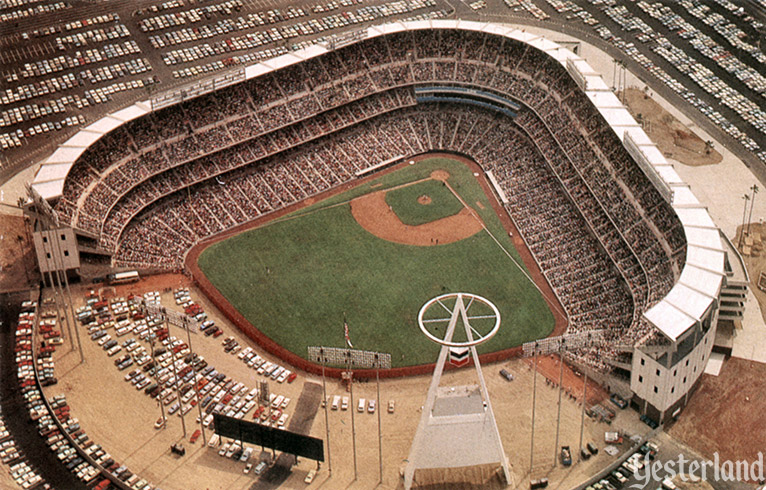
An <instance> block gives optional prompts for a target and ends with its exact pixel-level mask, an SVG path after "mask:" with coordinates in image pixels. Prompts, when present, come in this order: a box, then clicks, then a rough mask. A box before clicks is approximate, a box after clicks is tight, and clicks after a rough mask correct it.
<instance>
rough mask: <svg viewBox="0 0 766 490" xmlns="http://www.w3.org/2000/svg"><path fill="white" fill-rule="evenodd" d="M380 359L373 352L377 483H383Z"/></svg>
mask: <svg viewBox="0 0 766 490" xmlns="http://www.w3.org/2000/svg"><path fill="white" fill-rule="evenodd" d="M379 362H380V360H379V359H378V354H377V353H375V383H376V385H377V390H378V465H379V472H380V480H378V483H383V433H382V432H381V428H380V410H381V408H382V406H383V405H382V403H381V401H380V364H379Z"/></svg>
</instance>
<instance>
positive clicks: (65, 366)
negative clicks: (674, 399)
mask: <svg viewBox="0 0 766 490" xmlns="http://www.w3.org/2000/svg"><path fill="white" fill-rule="evenodd" d="M176 281H178V279H174V280H172V281H171V282H172V283H173V284H174V285H173V289H175V288H177V287H179V286H183V285H182V284H177V282H176ZM153 286H154V287H153ZM149 289H151V290H156V289H157V288H156V284H155V285H150V286H149ZM130 290H131V286H129V285H126V286H120V288H119V289H118V291H117V292H116V293H115V296H117V295H124V297H126V298H127V296H128V294H129V292H130ZM159 291H160V296H161V298H162V304H163V305H165V306H170V307H172V305H174V301H173V297H172V290H171V291H167V292H166V291H164V290H163V289H159ZM86 292H87V291H85V292H83V293H86ZM135 292H138V290H136V291H135ZM191 297H192V299H193V300H194V301H195V303H198V304H199V305H200V306H201V307H202V308H203V309H204V311H205V313H206V314H207V316H208V318H209V319H211V320H212V321H215V322H216V325H219V326H221V327H222V329H223V333H222V334H221V336H220V337H219V338H214V337H212V335H211V336H210V337H206V336H205V335H204V334H193V335H192V347H193V350H194V352H195V353H196V354H198V355H199V356H202V357H204V360H205V361H206V362H207V363H208V366H214V368H215V369H216V370H217V371H218V372H221V373H226V375H227V376H229V377H231V379H232V381H236V382H242V383H243V385H245V386H247V388H248V390H252V389H253V388H254V387H260V381H264V380H266V378H265V377H264V376H263V375H259V374H258V372H257V370H253V369H252V367H248V365H247V363H245V362H243V360H242V359H240V358H239V355H240V354H242V353H243V352H246V351H247V349H248V348H252V349H253V351H251V352H257V353H258V355H259V356H261V357H262V358H264V359H265V360H267V362H274V363H277V364H279V360H277V359H274V358H272V357H271V356H269V355H268V354H265V353H263V352H261V351H260V350H259V349H258V347H257V346H255V345H253V344H251V343H250V341H249V340H248V339H246V338H244V337H243V336H242V335H241V334H239V332H237V331H235V330H233V329H231V328H229V327H227V326H226V322H225V321H224V320H223V319H221V318H220V316H219V314H218V313H217V312H216V311H215V309H214V308H212V307H211V306H210V305H208V304H207V303H206V301H205V300H204V299H203V298H200V297H198V296H197V295H196V294H195V293H194V291H193V290H192V291H191ZM118 308H119V306H118ZM79 328H80V329H84V327H79ZM109 330H110V333H109V335H112V336H113V337H114V336H115V332H116V330H114V327H113V328H112V329H109ZM81 333H83V334H84V335H82V339H83V349H84V351H85V363H83V364H79V356H78V355H77V350H76V349H75V350H74V351H70V350H69V345H70V344H69V339H65V344H64V346H63V347H64V348H63V349H59V351H57V353H56V358H55V364H56V367H55V371H56V377H57V378H58V384H56V385H54V386H49V387H48V388H45V394H46V397H48V398H51V397H53V396H56V395H62V394H63V395H66V400H67V403H68V405H69V406H70V407H71V411H72V414H73V416H74V417H76V418H77V420H78V423H79V424H80V426H81V427H82V429H83V430H85V431H87V433H88V435H89V436H90V437H91V438H92V439H93V440H94V441H97V442H98V443H99V444H100V446H102V447H104V448H106V449H107V450H108V452H109V454H110V455H111V457H112V458H113V459H114V460H115V461H119V462H120V464H122V465H125V466H126V467H127V468H130V470H131V471H132V473H134V474H137V475H140V476H141V477H142V478H144V479H146V480H147V481H149V482H150V483H151V484H153V485H156V486H160V487H162V488H164V489H168V488H170V489H172V488H184V489H186V488H189V486H188V484H189V482H190V481H195V482H196V483H195V487H194V488H211V489H212V488H248V487H249V486H250V485H252V484H253V482H254V476H255V475H254V474H253V472H252V469H254V467H255V466H256V465H257V464H258V462H259V461H261V460H266V461H270V460H271V454H272V452H271V451H270V450H266V451H261V448H257V447H256V448H254V449H253V451H252V453H251V455H250V456H251V457H250V460H249V463H252V464H253V467H252V468H251V471H250V472H248V473H247V474H246V473H244V469H245V467H246V464H247V462H243V461H233V460H232V459H227V458H226V457H225V454H226V451H225V452H224V456H219V454H218V453H219V451H220V450H221V448H222V447H223V446H222V445H216V446H215V447H213V448H210V447H207V446H206V445H205V444H204V441H203V439H202V435H201V434H198V435H196V436H195V432H196V431H197V430H200V429H202V427H201V426H200V425H199V424H197V422H196V419H197V416H198V409H197V408H196V407H193V409H192V410H190V411H189V412H188V413H187V414H186V415H185V417H184V419H183V423H182V419H181V417H179V416H178V413H180V412H178V413H176V414H175V415H168V407H169V406H172V404H173V403H175V401H173V402H172V403H171V404H170V405H165V404H164V403H163V404H158V403H157V401H156V400H155V399H153V398H152V397H150V396H148V395H147V394H145V393H143V391H144V390H146V388H148V387H149V386H150V385H145V386H144V388H143V390H137V389H136V388H135V386H134V385H133V384H132V383H131V381H126V380H125V377H126V375H128V374H130V373H131V371H133V370H134V369H136V367H135V366H128V367H127V368H125V369H123V370H119V369H118V368H117V367H116V366H115V361H116V360H118V359H119V358H120V357H122V356H124V355H125V354H126V353H127V352H126V351H127V349H128V348H131V345H128V346H127V347H122V349H121V350H120V351H119V352H117V353H115V354H114V355H113V356H109V355H108V354H107V352H105V351H104V349H103V345H98V340H100V339H97V340H96V341H92V340H90V339H89V337H88V335H87V331H86V330H83V331H82V332H81ZM131 335H136V332H135V331H134V332H133V333H132V334H125V335H123V336H120V337H119V339H118V340H119V342H118V343H117V344H115V345H116V346H122V345H123V343H124V342H125V340H124V339H127V338H129V337H130V336H131ZM169 336H170V337H172V336H175V337H178V338H179V339H185V338H186V335H185V333H184V332H183V330H182V329H181V328H179V327H175V326H173V325H171V326H170V327H169ZM228 337H233V338H234V339H235V340H236V341H237V345H239V346H241V348H240V350H239V351H238V352H237V353H235V354H232V353H231V351H233V350H234V349H231V350H230V351H229V352H226V349H225V346H224V345H222V341H223V339H226V338H228ZM102 338H103V337H102ZM114 338H117V337H114ZM137 342H141V343H142V345H144V346H145V345H146V344H145V343H144V342H142V341H140V340H138V339H137ZM105 344H106V343H104V345H105ZM226 347H228V346H226ZM136 350H138V348H135V349H133V350H132V351H131V353H133V352H136ZM146 350H147V351H148V350H149V349H148V348H147V349H146ZM179 352H180V351H179ZM248 353H250V352H248ZM155 354H156V353H155ZM245 356H246V355H245ZM245 356H243V359H244V357H245ZM284 367H286V368H288V369H289V366H284ZM501 367H503V368H505V369H506V370H507V371H509V372H510V373H511V374H513V381H509V380H507V379H505V378H503V377H502V376H500V375H499V374H498V373H497V371H499V369H500V368H501ZM469 371H470V370H461V371H458V372H454V371H451V372H448V373H446V374H445V376H444V381H443V383H445V384H446V383H451V384H465V383H466V382H470V378H471V373H470V372H469ZM538 376H539V377H540V375H538ZM485 377H486V380H487V384H488V389H489V391H490V395H491V396H492V397H493V398H492V402H493V407H494V410H495V413H496V417H497V419H498V425H499V428H500V431H501V435H502V437H503V443H504V445H505V450H506V453H507V454H508V455H509V458H510V459H511V463H512V466H513V468H512V471H513V473H514V478H516V479H517V480H518V481H520V480H522V479H525V478H528V476H527V473H528V464H529V460H528V458H529V450H530V446H529V442H530V439H529V437H530V432H529V429H530V425H531V424H530V422H531V419H530V408H531V387H532V372H531V370H530V368H529V366H528V364H527V363H525V362H522V361H514V362H511V363H504V364H502V365H494V366H487V367H486V368H485ZM268 380H269V384H270V390H271V393H272V394H275V395H276V396H282V397H284V398H283V401H284V399H285V398H290V399H291V401H290V402H288V408H287V410H286V411H285V413H289V414H290V417H289V418H288V420H287V425H288V426H289V425H290V423H291V419H292V417H295V416H296V414H295V412H294V410H295V409H296V405H297V404H296V401H297V400H299V398H300V397H301V394H302V392H303V391H304V390H305V387H304V385H305V383H309V384H310V385H312V386H314V387H315V388H314V389H319V387H321V385H322V379H321V377H315V376H308V377H307V376H305V374H304V373H300V372H299V373H298V374H297V379H295V380H294V382H293V383H287V382H286V381H285V382H284V383H278V382H277V381H276V380H272V379H271V378H268ZM429 381H430V376H417V377H413V378H405V379H397V380H385V381H381V385H380V392H381V396H380V400H378V397H377V387H376V384H375V382H374V381H372V382H357V383H354V387H353V398H352V397H351V396H352V394H351V393H350V392H349V391H347V390H346V389H344V387H343V386H342V385H341V384H340V383H339V380H335V379H327V380H326V386H327V394H328V407H327V408H328V419H329V422H330V425H329V429H330V439H329V441H330V447H329V454H327V453H326V458H328V457H329V459H330V460H329V461H325V462H324V463H322V465H321V469H320V471H319V473H318V474H317V476H316V480H315V482H316V484H317V485H322V482H327V483H325V485H327V484H331V485H342V486H347V485H351V484H352V483H353V485H352V486H355V487H357V488H369V487H371V486H374V485H375V484H376V483H377V481H378V479H379V474H378V457H379V455H378V437H377V434H378V426H377V419H378V418H377V411H381V414H380V415H381V421H382V427H381V430H382V434H383V469H384V472H383V487H384V488H393V487H396V486H397V484H398V482H399V468H400V466H401V463H402V461H404V460H405V459H406V457H407V454H408V452H409V447H410V444H411V442H412V437H413V435H414V431H415V428H416V426H417V422H418V420H419V411H420V406H421V404H422V403H423V394H424V393H425V390H426V387H427V385H428V383H429ZM207 384H211V383H207ZM214 386H220V385H218V384H215V385H214ZM232 386H234V385H232ZM543 387H544V388H543ZM242 392H243V393H245V391H242ZM249 393H250V391H247V393H245V394H249ZM556 393H557V391H556V390H555V389H551V388H550V387H548V386H545V385H544V384H543V383H542V379H538V394H537V397H538V401H537V403H538V405H537V415H536V417H537V422H536V442H535V460H536V463H535V467H536V469H535V471H536V472H537V473H542V474H548V475H550V477H551V479H555V480H556V481H559V480H561V481H564V482H569V483H568V485H571V486H573V485H575V484H576V483H578V482H580V481H583V480H584V479H585V478H586V475H587V474H588V473H589V472H592V471H593V469H594V468H596V467H600V466H601V465H604V464H606V462H607V461H609V460H610V459H611V456H608V455H606V453H604V452H603V451H601V453H600V454H599V455H597V456H595V457H592V458H590V459H589V460H588V461H584V462H578V460H577V458H575V465H574V466H573V467H572V468H571V469H564V468H562V467H561V466H560V465H559V466H558V467H557V468H555V469H554V468H553V467H552V465H553V460H554V452H555V451H554V448H553V444H554V438H555V432H554V428H555V417H556V411H555V409H554V408H553V407H555V404H556ZM208 394H209V393H208ZM336 396H337V397H338V398H339V403H338V406H337V409H335V410H334V409H333V400H334V399H335V397H336ZM182 397H183V394H182ZM344 397H346V398H347V406H346V407H347V408H345V409H344V403H343V399H344ZM192 399H193V398H192ZM360 399H364V400H365V401H364V408H363V409H362V411H359V409H358V405H359V403H360V402H359V400H360ZM370 400H374V401H375V402H376V403H375V408H374V412H371V411H370V403H369V402H370ZM391 400H393V401H394V409H393V413H391V412H389V409H388V407H389V402H390V401H391ZM210 403H212V402H210ZM180 405H181V406H182V407H183V406H184V403H181V404H180ZM227 406H232V404H231V400H230V403H229V404H228V405H227ZM280 406H281V404H280ZM315 408H316V409H317V410H318V411H317V413H316V414H315V415H314V416H313V421H312V422H311V423H310V424H309V426H310V427H311V430H310V435H312V436H314V437H318V438H321V439H326V427H325V423H324V420H325V417H324V412H323V409H322V407H321V406H317V407H315ZM163 409H164V410H165V415H166V417H167V422H166V423H165V425H164V428H161V429H156V428H155V424H156V423H157V422H158V419H160V417H161V411H162V410H163ZM179 410H180V411H182V409H179ZM271 410H272V416H273V414H274V412H276V410H277V409H275V408H273V406H272V408H271ZM255 411H256V409H255V408H253V409H252V410H250V411H249V412H248V413H247V414H246V415H245V418H246V419H247V420H252V414H253V413H254V412H255ZM352 414H353V416H354V422H353V423H354V425H355V427H356V449H357V480H356V482H355V483H354V458H353V451H352V448H353V434H352V419H351V417H352ZM508 414H513V415H512V416H509V415H508ZM268 419H269V420H272V417H269V418H268ZM202 420H203V421H204V418H203V419H202ZM272 422H275V421H273V420H272ZM276 422H278V419H277V421H276ZM184 425H185V435H184ZM610 427H623V428H625V429H626V430H628V431H629V432H630V433H633V431H636V432H641V431H647V430H648V427H646V426H645V425H643V424H641V423H640V422H639V421H638V420H637V418H636V417H635V414H634V413H633V412H631V411H628V410H626V411H619V413H618V414H617V418H616V420H615V421H614V422H613V423H612V425H611V426H608V425H606V424H604V423H596V422H593V421H591V420H590V419H589V418H586V436H585V437H586V438H585V440H586V442H587V441H592V442H594V443H595V444H596V445H597V446H598V447H603V444H604V443H603V437H604V431H605V430H606V429H608V428H610ZM579 430H580V407H579V405H578V404H577V403H576V402H575V401H572V400H569V399H568V398H565V401H564V404H563V406H562V423H561V444H566V445H570V446H571V447H573V448H577V447H578V441H579ZM210 438H211V432H210V431H206V433H205V439H206V440H207V441H208V442H209V441H210ZM192 439H194V442H191V440H192ZM176 443H181V444H183V446H184V448H185V455H184V456H178V455H173V454H171V452H170V446H171V445H172V444H176ZM247 447H248V445H246V447H245V448H243V450H242V451H243V453H244V450H246V449H247ZM228 449H231V445H230V446H229V447H228V448H227V451H228ZM236 451H237V448H235V449H234V452H236ZM234 452H232V456H233V455H234ZM277 456H279V454H277ZM291 459H292V457H289V458H288V460H291ZM284 461H285V460H284V459H283V460H282V463H284ZM330 465H332V476H330V475H329V473H328V470H329V468H330ZM287 468H289V465H288V466H287ZM314 468H316V464H315V462H313V461H309V460H304V459H302V458H301V459H299V461H298V465H297V466H295V467H293V468H292V472H290V473H285V474H284V475H283V477H284V478H286V480H285V481H284V485H286V486H287V487H290V488H293V487H297V486H304V485H305V484H304V483H302V480H303V479H304V478H306V476H307V475H308V473H309V471H311V470H312V469H314ZM283 470H284V468H283ZM284 471H286V470H284ZM279 474H280V472H279V471H277V470H274V471H273V472H272V471H271V470H268V471H265V472H264V474H263V477H264V478H266V481H268V480H269V479H270V478H276V479H277V480H279V478H277V477H278V475H279ZM328 478H329V479H330V480H329V481H328ZM196 485H199V486H196ZM267 486H268V485H267ZM270 488H273V486H271V487H270Z"/></svg>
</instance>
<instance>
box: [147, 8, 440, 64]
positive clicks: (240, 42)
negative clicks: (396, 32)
mask: <svg viewBox="0 0 766 490" xmlns="http://www.w3.org/2000/svg"><path fill="white" fill-rule="evenodd" d="M434 6H436V0H409V1H401V0H400V1H395V2H390V3H386V4H382V5H372V6H365V7H361V8H359V9H358V10H356V11H351V10H349V11H344V12H339V13H335V14H331V15H327V16H325V17H321V18H318V19H307V20H303V21H300V22H297V23H295V24H292V25H286V26H279V27H272V28H270V29H264V30H260V31H256V32H251V33H247V34H244V35H241V36H237V37H231V38H226V39H222V40H219V41H216V42H214V43H212V44H209V43H204V44H198V45H196V46H192V47H189V48H185V49H175V50H171V51H168V52H166V53H163V54H162V59H163V61H164V62H165V64H167V65H175V64H179V63H189V62H192V61H196V60H199V59H202V58H205V57H209V56H216V55H220V54H224V53H229V52H232V51H239V50H252V49H257V48H258V47H260V46H263V45H266V44H271V43H277V42H281V41H285V40H288V39H292V38H296V37H298V36H303V35H314V34H319V33H322V32H324V31H327V30H330V29H337V28H343V27H348V26H352V25H357V24H360V23H363V22H371V21H375V20H379V19H383V18H386V17H390V16H392V15H399V14H403V13H409V12H412V11H415V10H420V9H424V8H429V7H434ZM238 21H241V23H240V27H241V28H242V29H251V28H256V27H258V26H259V25H260V24H261V23H262V22H263V23H264V24H265V21H264V20H263V18H262V17H258V16H256V14H251V15H250V16H248V19H247V20H245V19H240V20H238ZM182 32H184V34H177V35H176V36H177V38H178V42H179V43H180V42H187V41H196V40H201V39H206V38H207V37H211V36H212V35H217V33H215V34H213V32H215V31H211V33H210V34H211V35H210V36H207V35H205V34H204V33H202V31H200V33H197V32H194V31H193V30H192V31H191V32H192V33H191V34H188V33H187V32H186V31H182ZM168 36H169V37H168ZM168 36H165V39H166V40H167V39H176V37H174V36H173V35H172V34H169V35H168ZM155 43H156V44H157V45H158V46H161V45H162V44H163V43H165V41H162V38H161V37H156V38H155ZM165 44H176V42H175V41H172V42H171V41H168V42H167V43H165Z"/></svg>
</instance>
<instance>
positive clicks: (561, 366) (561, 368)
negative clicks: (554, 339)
mask: <svg viewBox="0 0 766 490" xmlns="http://www.w3.org/2000/svg"><path fill="white" fill-rule="evenodd" d="M563 383H564V343H563V341H562V343H561V344H560V345H559V408H558V414H557V415H556V444H555V445H554V446H553V466H554V467H555V466H556V464H557V462H558V458H556V455H557V454H558V447H559V428H560V427H561V392H562V391H563V389H562V386H561V385H562V384H563Z"/></svg>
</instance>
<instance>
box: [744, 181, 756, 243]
mask: <svg viewBox="0 0 766 490" xmlns="http://www.w3.org/2000/svg"><path fill="white" fill-rule="evenodd" d="M750 190H751V191H753V197H751V198H750V216H749V217H748V218H747V236H750V223H752V222H753V208H754V207H755V195H756V194H758V184H753V187H751V188H750Z"/></svg>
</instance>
